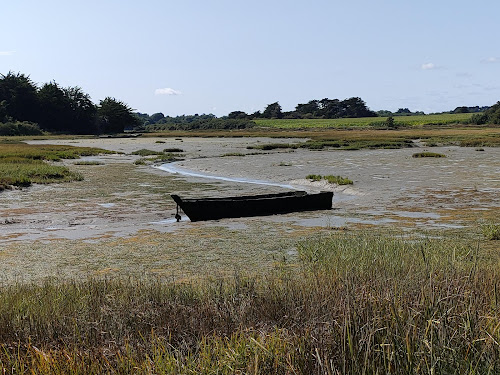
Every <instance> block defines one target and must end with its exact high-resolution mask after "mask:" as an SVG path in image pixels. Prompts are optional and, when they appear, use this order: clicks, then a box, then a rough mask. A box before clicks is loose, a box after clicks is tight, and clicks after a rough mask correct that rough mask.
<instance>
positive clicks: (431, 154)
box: [412, 151, 446, 158]
mask: <svg viewBox="0 0 500 375" xmlns="http://www.w3.org/2000/svg"><path fill="white" fill-rule="evenodd" d="M412 157H413V158H445V157H446V155H444V154H440V153H437V152H428V151H424V152H417V153H415V154H413V155H412Z"/></svg>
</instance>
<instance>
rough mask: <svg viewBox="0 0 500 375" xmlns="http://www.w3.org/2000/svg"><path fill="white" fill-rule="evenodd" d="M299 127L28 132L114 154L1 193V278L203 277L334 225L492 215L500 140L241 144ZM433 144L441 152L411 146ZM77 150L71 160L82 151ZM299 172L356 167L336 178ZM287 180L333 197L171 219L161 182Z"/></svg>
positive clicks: (456, 220)
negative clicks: (171, 159) (247, 132)
mask: <svg viewBox="0 0 500 375" xmlns="http://www.w3.org/2000/svg"><path fill="white" fill-rule="evenodd" d="M301 141H303V140H301V139H287V138H282V139H276V138H273V139H272V140H271V139H266V138H263V137H262V138H187V137H183V138H165V137H162V138H133V139H131V138H109V139H107V138H99V139H73V140H72V139H68V140H60V139H58V140H45V141H31V142H30V143H51V144H69V145H74V146H91V147H100V148H104V149H108V150H113V151H116V152H120V154H118V153H117V154H112V155H102V156H97V157H88V158H83V160H89V161H98V162H100V163H101V164H99V165H77V164H75V162H76V161H75V160H65V161H63V162H62V163H64V164H65V165H68V166H69V167H70V168H71V169H72V170H75V171H78V172H80V173H81V174H82V175H83V176H84V180H83V181H77V182H71V183H64V184H51V185H34V186H32V187H29V188H25V189H22V190H12V191H5V192H2V193H1V194H0V217H1V218H2V219H1V222H0V274H1V275H2V276H0V279H1V280H4V282H12V281H15V280H18V281H33V280H40V279H43V278H46V277H52V276H54V277H63V278H79V277H88V276H89V275H90V276H100V275H111V276H112V275H120V276H128V275H130V276H141V277H143V276H151V277H167V278H171V279H173V280H183V279H185V278H193V277H204V276H206V275H213V274H214V273H220V274H224V273H233V272H235V271H238V270H243V271H244V270H247V271H256V270H262V271H265V270H266V269H269V268H270V267H274V265H275V263H276V262H277V261H280V262H281V261H283V260H285V261H289V262H293V261H294V259H295V257H296V250H295V249H296V245H297V243H298V242H299V241H303V240H307V238H309V237H311V236H318V235H321V233H325V232H329V231H332V230H360V229H363V228H378V227H382V228H390V229H392V230H397V231H402V232H405V231H411V232H414V231H419V232H421V233H422V234H423V235H440V233H441V232H443V231H455V232H459V233H461V234H463V235H467V236H474V235H477V233H478V227H479V225H480V224H481V223H482V222H487V221H489V220H494V219H495V218H496V219H497V218H498V217H499V216H500V215H499V213H500V198H499V197H500V194H499V193H500V177H499V176H500V165H499V163H498V160H500V149H499V148H484V151H477V150H476V149H474V148H465V147H432V148H426V147H424V145H421V144H418V143H415V147H414V148H406V149H395V150H356V151H340V150H322V151H312V150H306V149H296V150H289V149H280V150H272V151H259V152H255V150H250V149H248V148H247V147H248V146H255V145H258V144H264V143H271V142H272V143H279V142H282V143H293V142H301ZM167 148H178V149H182V150H183V153H182V154H183V159H184V160H182V161H178V162H175V163H170V164H168V165H166V166H163V167H162V166H161V165H155V166H153V165H136V164H134V162H135V161H136V160H138V159H139V158H140V157H139V156H135V155H131V153H132V152H133V151H137V150H140V149H150V150H155V151H161V150H164V149H167ZM425 150H430V151H432V152H437V153H441V154H444V155H445V156H446V157H444V158H413V157H412V155H413V154H414V153H416V152H421V151H425ZM80 161H81V160H80ZM309 174H320V175H339V176H343V177H347V178H349V179H351V180H353V182H354V183H353V184H352V185H345V186H338V185H335V184H329V183H327V182H326V181H324V180H323V181H316V182H313V181H310V180H308V179H306V176H307V175H309ZM289 188H296V189H301V190H307V191H311V192H313V191H319V190H332V191H334V193H335V195H334V199H333V209H332V210H329V211H315V212H303V213H293V214H287V215H276V216H266V217H257V218H241V219H224V220H219V221H213V222H197V223H191V222H189V220H188V219H187V218H186V217H185V216H184V218H183V220H182V221H181V222H179V223H177V222H175V219H174V218H173V216H174V214H175V203H174V202H173V201H172V200H171V198H170V197H169V194H171V193H176V194H179V195H182V196H190V197H201V196H224V195H238V194H252V193H255V194H263V193H268V192H279V191H286V190H287V189H289Z"/></svg>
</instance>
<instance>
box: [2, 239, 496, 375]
mask: <svg viewBox="0 0 500 375" xmlns="http://www.w3.org/2000/svg"><path fill="white" fill-rule="evenodd" d="M298 253H299V256H298V260H297V263H296V264H292V265H287V264H279V265H278V267H277V268H276V270H275V271H274V272H272V273H270V274H267V275H266V276H260V277H259V276H249V275H246V276H242V275H239V274H235V276H234V277H233V278H231V279H203V280H201V281H196V282H194V281H193V282H191V283H183V284H178V283H177V284H176V283H172V282H165V281H162V280H159V279H154V280H131V279H127V280H121V279H111V280H110V279H107V280H106V279H104V280H102V279H101V280H96V279H90V280H86V281H57V280H48V281H47V282H45V283H43V284H41V285H25V284H15V285H5V286H3V287H1V289H0V346H1V347H2V348H1V349H0V368H1V369H2V370H3V371H4V373H23V372H27V371H32V372H33V373H54V372H55V373H58V372H59V373H74V374H78V373H82V374H83V373H86V374H91V373H96V374H97V373H129V372H133V373H143V374H148V373H179V374H190V373H215V372H217V373H220V374H234V373H253V374H254V373H257V374H292V373H293V374H316V373H325V374H328V373H332V374H335V373H351V374H366V373H370V374H375V373H398V374H438V373H441V374H444V373H446V374H448V373H457V374H458V373H460V374H462V373H498V372H499V371H500V363H499V362H498V358H499V356H500V346H499V344H498V343H499V342H500V329H499V327H500V306H499V303H500V301H499V296H498V292H497V285H498V284H499V282H500V276H499V275H498V272H497V271H496V270H497V269H498V265H499V260H500V259H499V255H498V254H496V253H495V252H494V251H486V250H482V247H481V246H480V245H478V243H477V242H472V241H467V240H464V239H463V238H456V239H444V240H437V239H422V238H420V239H419V238H404V237H402V236H401V235H397V236H395V235H381V234H377V233H375V234H360V233H354V234H345V233H338V234H334V235H331V236H326V237H318V238H317V239H314V240H309V241H307V242H302V243H300V244H299V245H298Z"/></svg>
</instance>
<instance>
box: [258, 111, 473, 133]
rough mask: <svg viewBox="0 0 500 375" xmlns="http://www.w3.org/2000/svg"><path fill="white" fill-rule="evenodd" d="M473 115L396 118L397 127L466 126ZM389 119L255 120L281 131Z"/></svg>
mask: <svg viewBox="0 0 500 375" xmlns="http://www.w3.org/2000/svg"><path fill="white" fill-rule="evenodd" d="M472 115H473V114H472V113H457V114H439V115H422V116H396V117H394V123H395V125H396V126H423V125H449V124H464V123H467V122H468V121H469V119H470V118H471V117H472ZM386 120H387V117H362V118H339V119H255V120H254V121H255V123H256V124H257V125H258V126H263V127H272V128H280V129H303V128H337V129H343V128H353V127H354V128H362V127H374V126H384V123H385V121H386Z"/></svg>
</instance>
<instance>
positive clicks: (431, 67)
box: [421, 62, 437, 70]
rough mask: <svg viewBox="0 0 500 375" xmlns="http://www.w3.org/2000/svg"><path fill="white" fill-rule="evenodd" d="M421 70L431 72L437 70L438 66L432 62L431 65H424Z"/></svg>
mask: <svg viewBox="0 0 500 375" xmlns="http://www.w3.org/2000/svg"><path fill="white" fill-rule="evenodd" d="M421 68H422V69H423V70H431V69H436V68H437V66H436V64H434V63H431V62H430V63H425V64H422V66H421Z"/></svg>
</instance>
